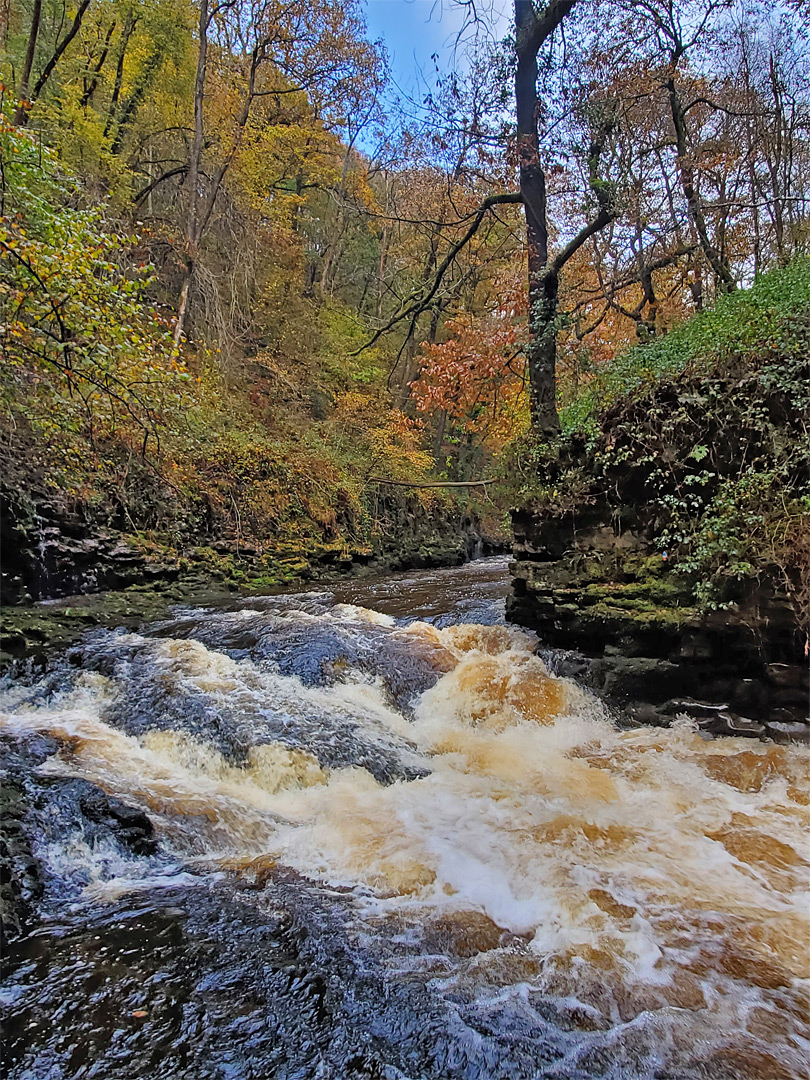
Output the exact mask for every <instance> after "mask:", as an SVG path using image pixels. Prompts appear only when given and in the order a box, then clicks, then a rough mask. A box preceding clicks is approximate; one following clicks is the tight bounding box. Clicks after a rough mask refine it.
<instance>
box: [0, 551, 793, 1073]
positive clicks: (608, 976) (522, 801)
mask: <svg viewBox="0 0 810 1080" xmlns="http://www.w3.org/2000/svg"><path fill="white" fill-rule="evenodd" d="M505 586H506V565H505V560H485V561H483V562H480V563H475V564H472V565H470V566H467V567H464V568H460V569H458V570H447V571H436V572H424V573H420V574H415V575H411V576H400V577H398V578H391V579H388V580H386V581H383V582H380V583H377V584H372V585H369V584H366V583H359V584H358V583H354V584H350V585H347V586H342V587H341V588H339V589H337V590H335V591H334V592H332V593H304V594H298V595H284V596H276V597H262V598H252V599H247V600H242V601H239V602H238V603H235V604H233V605H231V607H230V608H228V609H223V608H214V609H208V610H200V609H195V610H191V609H178V610H177V612H176V615H175V618H174V619H173V620H172V621H171V622H165V623H162V624H160V625H153V626H149V627H147V628H145V629H143V630H142V632H141V633H138V634H135V633H112V632H106V631H105V632H97V633H95V634H93V635H91V636H89V637H88V638H87V639H86V641H85V642H84V643H83V644H82V645H81V646H80V647H79V648H76V649H73V650H71V652H70V653H69V654H68V655H67V656H66V657H65V658H64V659H63V660H62V661H61V662H59V663H56V664H55V665H54V667H53V669H52V670H51V671H50V672H49V673H47V674H46V675H45V676H43V677H42V678H41V679H39V680H38V681H36V682H34V683H32V684H28V685H23V686H20V685H18V686H8V687H7V688H6V690H5V692H4V695H3V700H2V703H1V704H2V708H3V710H4V712H3V716H2V721H1V723H2V731H3V737H4V740H5V745H6V747H7V749H8V752H9V754H10V755H11V757H10V760H11V762H12V766H11V772H12V774H13V775H14V777H16V780H15V782H16V783H17V784H18V786H19V787H20V789H21V790H23V791H24V793H25V798H26V800H27V802H26V805H27V807H28V809H27V816H26V818H25V819H24V824H25V827H26V828H27V829H28V831H29V833H31V834H33V836H34V847H33V855H34V857H35V858H36V860H38V863H39V866H40V868H41V871H40V877H41V880H40V884H39V886H38V888H39V893H38V895H37V896H36V900H35V907H36V909H37V921H35V925H34V928H33V929H32V930H31V932H29V934H28V935H27V936H25V937H23V938H22V939H21V940H19V941H17V942H15V943H13V944H12V945H11V946H10V947H9V949H8V950H7V956H6V962H7V971H6V980H5V985H4V990H3V997H2V1003H3V1008H4V1014H5V1034H6V1047H5V1050H6V1059H7V1060H6V1067H7V1071H8V1075H9V1076H10V1077H13V1078H15V1080H22V1078H25V1080H57V1078H59V1080H61V1078H67V1077H71V1078H74V1077H76V1078H78V1077H99V1078H103V1080H117V1078H121V1080H124V1078H126V1080H141V1078H152V1077H165V1078H172V1080H174V1078H183V1080H208V1078H211V1080H214V1078H217V1080H219V1078H222V1080H241V1078H257V1080H258V1078H267V1080H269V1078H280V1080H281V1078H283V1080H293V1078H295V1080H305V1078H307V1080H308V1078H311V1080H326V1078H334V1080H344V1078H345V1080H352V1078H359V1077H369V1078H371V1077H375V1078H386V1080H395V1078H408V1080H429V1078H430V1080H432V1078H470V1080H472V1078H477V1080H483V1078H504V1080H505V1078H509V1080H513V1078H514V1080H520V1078H529V1077H557V1078H561V1080H576V1078H586V1077H597V1076H598V1077H611V1078H616V1080H619V1078H623V1080H625V1078H626V1080H634V1078H641V1077H649V1078H653V1077H655V1078H659V1080H665V1078H692V1077H694V1078H697V1077H705V1078H707V1080H709V1078H711V1080H722V1078H746V1080H748V1078H751V1080H770V1078H773V1080H783V1078H784V1080H787V1078H794V1080H795V1078H799V1077H804V1076H806V1075H807V1071H806V1069H807V1066H806V1063H807V1061H808V1053H809V1052H810V1032H808V1027H807V999H806V996H805V995H806V989H807V981H806V980H807V979H808V975H810V972H808V920H807V914H808V899H807V885H808V861H807V856H808V850H807V831H806V829H807V820H806V819H807V814H808V809H807V807H808V803H809V802H810V776H809V774H808V755H807V752H806V751H805V750H803V749H801V748H798V747H782V746H774V745H769V744H765V743H759V742H753V741H747V740H740V739H721V740H714V741H706V740H705V739H704V738H702V737H701V736H700V735H699V734H698V733H697V732H696V731H695V730H694V729H693V727H691V726H690V725H689V723H687V722H686V721H683V722H677V723H676V724H675V726H674V727H673V728H672V729H669V730H662V729H639V730H633V731H622V730H620V729H619V728H617V727H616V726H615V725H614V724H613V723H612V722H611V718H610V717H609V715H608V714H607V713H606V712H605V710H604V708H603V707H602V706H600V704H599V703H598V702H597V701H596V700H595V699H594V698H593V697H592V696H590V695H589V694H588V693H587V692H586V691H584V690H582V689H580V688H579V687H577V686H576V685H575V684H574V683H572V682H570V681H567V680H565V679H558V678H555V677H553V676H552V675H550V674H549V672H548V671H547V669H546V667H545V666H544V664H543V661H542V660H541V659H540V658H539V657H538V656H536V655H535V652H534V650H535V647H536V642H535V640H534V639H533V637H532V636H531V635H530V634H527V633H525V632H521V631H520V630H518V629H515V628H511V627H508V626H506V625H505V624H504V623H503V595H504V592H505ZM15 770H16V771H15ZM91 785H95V787H92V786H91ZM99 788H100V789H102V790H103V791H104V792H106V793H108V795H111V796H115V797H117V799H120V800H123V802H124V803H126V804H128V805H129V806H131V807H139V808H141V809H142V810H145V811H147V812H148V814H149V816H150V818H151V820H152V822H153V823H154V826H155V830H156V833H155V837H154V838H153V839H149V840H147V841H145V842H143V843H141V844H140V846H138V845H137V844H134V845H133V844H132V843H125V842H124V841H123V840H122V836H121V834H120V832H117V831H116V829H114V828H111V827H108V824H109V822H108V823H107V825H105V823H104V822H105V820H107V819H105V818H104V815H103V814H101V816H99V814H98V813H96V814H95V817H94V816H93V814H92V813H89V812H88V810H87V808H88V806H91V807H92V806H93V805H96V804H95V803H93V798H96V799H97V797H98V792H97V789H99ZM94 793H95V794H94ZM88 799H89V800H90V801H89V802H88ZM116 805H117V804H116ZM108 817H109V815H108ZM155 841H156V842H155ZM35 891H36V890H35Z"/></svg>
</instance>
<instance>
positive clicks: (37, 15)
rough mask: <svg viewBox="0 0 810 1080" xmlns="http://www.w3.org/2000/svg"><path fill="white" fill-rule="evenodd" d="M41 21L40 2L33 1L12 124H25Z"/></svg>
mask: <svg viewBox="0 0 810 1080" xmlns="http://www.w3.org/2000/svg"><path fill="white" fill-rule="evenodd" d="M41 19H42V0H34V9H33V11H32V12H31V29H30V30H29V32H28V45H27V47H26V50H25V59H24V60H23V69H22V74H21V75H20V94H19V104H18V105H17V112H16V114H15V116H14V123H15V124H19V125H22V124H24V123H25V117H26V113H27V112H28V108H27V106H28V84H29V82H30V81H31V69H32V68H33V66H34V55H35V53H36V51H37V38H38V37H39V24H40V21H41Z"/></svg>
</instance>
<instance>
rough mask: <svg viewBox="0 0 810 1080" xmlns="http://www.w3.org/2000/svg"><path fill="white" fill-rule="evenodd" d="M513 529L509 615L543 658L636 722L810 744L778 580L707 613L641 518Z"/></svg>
mask: <svg viewBox="0 0 810 1080" xmlns="http://www.w3.org/2000/svg"><path fill="white" fill-rule="evenodd" d="M628 517H630V518H631V519H632V525H631V527H627V524H626V522H627V520H628ZM622 522H624V527H623V524H622ZM513 526H514V532H515V546H514V555H515V561H514V562H513V563H512V565H511V573H512V579H513V582H512V594H511V596H510V598H509V600H508V601H507V611H508V616H509V618H510V619H512V620H513V621H515V622H518V623H520V624H522V625H524V626H528V627H530V628H532V629H533V630H535V631H536V632H537V633H538V635H539V637H540V642H541V648H547V649H550V650H575V653H576V654H577V655H566V653H565V652H562V653H554V654H552V656H551V658H550V659H551V663H552V664H554V665H555V666H556V667H557V670H559V671H561V672H562V673H568V674H572V675H576V676H578V677H580V678H581V679H583V680H584V681H585V682H586V683H588V684H589V685H590V686H591V687H593V688H594V689H595V690H597V691H598V692H600V693H601V694H603V695H604V696H605V697H606V698H607V699H608V700H609V701H611V702H612V703H613V704H615V705H616V706H619V707H622V708H624V709H625V710H626V711H627V714H628V715H629V716H630V717H631V718H632V719H635V720H639V721H643V722H647V723H658V724H665V723H669V722H670V720H671V719H672V718H673V717H674V716H676V715H678V714H680V713H686V714H687V715H691V716H693V717H695V718H696V719H697V720H698V723H699V724H700V726H701V727H703V728H705V729H706V730H708V731H711V732H714V733H725V734H740V735H752V736H762V735H766V736H769V737H771V738H774V739H777V740H780V741H781V740H786V739H790V738H804V737H807V734H808V730H809V729H808V721H807V716H808V664H807V658H806V656H805V640H806V639H805V637H804V635H803V633H801V632H800V630H799V628H798V625H797V619H796V613H795V611H794V609H793V607H792V605H791V603H790V602H789V599H788V597H787V596H786V595H785V593H784V591H782V590H781V589H780V588H779V586H778V584H776V583H775V579H771V580H767V579H765V580H760V581H759V582H757V583H753V582H752V583H751V584H750V586H749V587H748V588H746V589H744V590H743V594H742V595H741V597H740V598H739V600H738V601H737V602H736V603H734V604H731V605H729V606H728V607H726V608H725V609H723V610H717V611H711V612H708V613H703V612H701V611H699V610H698V609H697V608H696V607H695V606H694V600H693V599H692V590H691V588H690V583H689V582H688V580H686V579H685V578H683V577H682V576H681V575H679V573H678V567H677V563H675V564H673V561H672V559H671V558H669V557H667V556H666V553H663V552H661V551H660V550H659V549H657V548H656V546H655V545H654V543H653V533H654V527H653V522H651V521H649V520H647V521H645V514H644V512H643V511H641V512H639V511H638V510H636V511H635V512H633V513H632V514H629V513H628V511H627V510H625V513H624V515H622V514H616V513H615V512H613V510H612V509H611V507H610V506H609V505H608V504H607V502H606V501H605V500H598V501H596V502H595V503H594V504H592V505H590V506H585V507H581V508H580V509H578V510H576V511H574V512H573V513H568V514H566V515H561V516H550V515H549V514H548V512H547V511H542V510H538V509H532V508H531V507H526V508H524V509H522V510H520V511H518V512H516V513H515V514H514V515H513Z"/></svg>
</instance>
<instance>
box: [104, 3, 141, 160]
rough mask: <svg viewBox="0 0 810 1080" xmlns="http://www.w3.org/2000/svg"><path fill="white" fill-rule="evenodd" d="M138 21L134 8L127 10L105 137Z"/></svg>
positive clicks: (118, 95) (113, 117)
mask: <svg viewBox="0 0 810 1080" xmlns="http://www.w3.org/2000/svg"><path fill="white" fill-rule="evenodd" d="M137 22H138V20H137V18H136V17H135V13H134V11H133V10H132V8H130V9H129V10H128V11H127V14H126V18H125V19H124V25H123V27H122V28H121V46H120V48H119V50H118V62H117V63H116V65H115V81H114V82H113V91H112V96H111V98H110V108H109V111H108V113H107V122H106V123H105V125H104V138H105V139H106V138H107V136H108V135H109V134H110V129H111V128H112V126H113V123H114V121H115V117H116V113H117V112H118V98H119V97H120V95H121V85H122V83H123V81H124V59H125V57H126V54H127V45H128V44H129V39H130V37H131V36H132V31H133V30H134V29H135V26H136V24H137Z"/></svg>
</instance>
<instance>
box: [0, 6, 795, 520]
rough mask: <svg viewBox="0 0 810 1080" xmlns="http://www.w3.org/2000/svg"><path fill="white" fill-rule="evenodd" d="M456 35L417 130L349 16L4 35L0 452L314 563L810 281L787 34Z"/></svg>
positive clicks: (602, 26)
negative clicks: (755, 301)
mask: <svg viewBox="0 0 810 1080" xmlns="http://www.w3.org/2000/svg"><path fill="white" fill-rule="evenodd" d="M457 7H458V8H459V9H460V10H461V11H462V13H463V16H464V27H463V30H462V32H461V33H460V34H459V38H458V41H457V44H456V48H455V51H454V66H453V70H436V71H435V72H434V73H433V74H432V75H431V74H429V73H423V88H424V92H423V93H422V94H421V95H420V96H419V97H418V99H415V98H408V97H407V96H406V95H404V94H403V93H402V92H401V91H399V90H398V89H397V87H396V85H395V83H394V81H393V80H392V79H391V76H390V72H389V69H388V62H387V56H386V50H385V47H384V45H383V43H382V42H375V41H372V40H370V39H369V35H368V33H367V30H366V25H365V20H364V8H363V6H362V4H361V3H359V2H358V0H339V2H334V0H307V2H306V3H303V2H301V0H220V2H212V0H196V2H192V0H78V2H66V0H21V2H15V3H14V4H9V3H6V4H5V5H3V6H2V8H0V47H1V48H2V52H1V53H0V78H1V79H2V131H0V251H2V276H0V296H2V322H3V327H2V339H1V340H2V350H3V373H2V389H1V390H0V393H2V407H3V419H2V425H3V429H4V442H5V444H6V452H7V453H9V454H10V455H11V456H12V457H15V458H16V459H17V460H19V459H20V458H21V457H27V458H28V460H29V464H30V465H31V467H32V468H35V469H36V470H38V475H39V476H40V479H41V481H42V483H44V484H45V485H46V486H49V487H51V488H56V489H62V490H69V491H71V492H74V493H76V492H78V493H80V494H81V495H82V497H89V498H91V499H92V498H100V499H105V498H111V497H115V498H116V499H118V500H119V501H120V502H121V503H122V504H123V505H124V506H125V507H126V512H127V513H128V514H131V515H133V517H134V516H136V515H137V513H138V512H141V511H143V512H144V513H146V516H147V518H149V516H150V515H151V517H152V518H153V519H155V520H154V521H153V522H152V523H155V522H156V521H157V518H160V517H161V515H163V516H165V515H167V514H168V515H169V516H171V514H172V513H176V512H178V511H177V506H178V505H180V504H181V503H182V502H183V500H184V499H187V498H189V497H192V498H198V497H200V493H203V494H204V496H205V499H207V500H208V501H209V502H211V501H213V504H214V505H215V507H216V509H217V512H218V513H221V514H224V515H229V514H233V513H235V514H238V515H239V516H240V519H241V517H242V516H243V515H246V516H247V517H248V518H249V519H251V520H253V522H254V527H255V528H256V529H258V530H260V531H262V532H263V534H265V535H266V534H267V531H268V530H270V531H271V532H279V531H281V532H283V531H284V529H285V528H288V527H290V528H292V526H291V525H289V522H290V521H291V520H292V519H293V518H296V516H298V517H300V514H301V512H302V511H301V507H302V503H301V500H303V505H304V510H305V512H306V514H307V515H309V518H310V519H311V520H312V521H313V522H314V523H315V524H314V525H313V528H314V529H315V530H316V531H317V529H322V528H327V529H328V528H329V527H331V526H330V525H329V522H330V521H331V520H332V516H333V515H334V509H333V508H334V506H335V505H336V504H341V505H345V506H349V507H353V508H354V509H353V510H352V513H354V514H355V515H356V516H357V519H358V521H359V520H360V519H362V517H363V514H364V513H365V511H364V509H363V492H364V491H365V489H366V487H367V485H368V481H369V477H377V478H380V477H382V478H383V479H386V478H387V479H389V480H398V481H402V482H405V481H409V482H418V481H420V480H421V481H438V480H453V481H459V480H461V481H465V480H477V479H480V478H481V477H485V476H488V475H492V474H494V473H497V472H498V470H499V469H501V468H502V467H503V466H502V463H503V462H504V461H505V460H507V458H508V456H509V454H510V453H511V449H510V447H512V446H513V444H514V442H515V440H516V439H517V440H519V439H520V438H522V436H523V434H524V433H525V431H526V430H527V428H528V427H529V426H531V427H532V428H533V430H534V432H535V434H536V435H538V436H539V437H541V438H544V439H552V440H553V439H554V438H555V437H556V436H557V433H558V432H559V430H560V419H559V417H560V409H562V410H563V417H564V418H565V417H568V418H570V417H572V416H579V417H582V416H584V414H585V413H586V412H587V411H588V410H591V411H592V409H593V407H594V406H593V402H594V390H595V388H598V387H599V386H602V385H604V380H605V373H606V372H608V371H609V370H610V368H611V366H612V365H614V364H615V363H616V362H617V358H620V359H621V358H624V357H626V356H628V355H629V356H635V355H636V352H634V349H636V348H637V347H638V346H640V345H644V344H645V343H656V342H660V341H662V340H663V339H665V338H666V337H667V336H668V335H669V334H670V333H671V331H673V330H674V329H675V328H676V327H678V326H679V325H681V324H682V323H684V322H685V321H686V320H688V319H689V318H691V317H692V316H693V315H695V314H698V313H700V312H702V311H704V310H705V309H708V308H710V307H711V306H712V305H713V304H714V303H715V302H716V301H717V300H718V299H720V298H722V297H723V296H725V295H726V294H729V293H731V292H734V291H735V290H737V289H738V288H740V287H747V286H750V285H751V284H753V283H754V282H755V281H756V280H757V279H758V278H759V277H760V276H761V275H762V274H764V273H765V272H766V271H768V270H771V269H774V268H780V267H785V266H787V265H788V264H789V263H791V261H792V260H793V261H795V260H797V259H801V257H802V256H803V254H804V253H806V251H807V248H808V199H809V198H810V192H809V191H808V185H810V139H808V134H809V132H808V127H809V126H810V83H809V82H808V73H809V69H808V48H809V46H808V23H807V18H806V14H807V13H806V9H805V8H803V7H802V5H790V4H788V3H771V2H769V0H761V2H759V3H757V4H755V5H750V4H742V3H736V2H731V0H728V2H727V0H682V2H679V3H675V2H674V0H621V2H620V3H615V4H607V3H604V2H601V0H578V2H576V0H551V2H550V3H548V4H537V3H534V2H533V0H514V3H513V4H510V5H507V6H506V7H504V10H503V12H500V14H501V15H502V16H503V15H504V13H505V18H504V17H502V18H498V19H496V18H495V17H494V13H493V11H488V10H486V9H485V8H482V7H481V5H474V4H473V3H471V2H470V0H466V2H465V0H458V4H457ZM504 30H505V31H506V32H505V33H504ZM628 350H629V352H628ZM622 363H625V361H624V360H622ZM589 403H590V404H589ZM586 427H587V424H586ZM9 448H10V449H9ZM146 474H148V475H149V476H150V477H151V480H150V483H153V484H154V485H155V487H156V490H157V489H160V491H161V495H160V498H158V497H157V496H155V501H154V505H152V506H151V509H149V510H148V513H147V512H146V511H144V509H143V507H141V508H140V511H139V510H138V508H137V507H136V505H135V501H136V496H135V494H134V493H133V491H134V489H133V484H136V483H137V485H141V487H142V485H143V476H144V475H146ZM291 487H292V488H295V492H294V493H291V490H290V489H291ZM138 498H140V496H138ZM244 500H247V502H246V503H245V505H244V506H243V505H242V503H243V502H244ZM167 506H169V507H172V506H173V507H174V509H168V510H167V509H166V507H167ZM237 507H238V508H239V509H236V508H237ZM285 523H287V524H285ZM296 527H297V526H296ZM357 527H358V528H360V526H359V525H358V526H357Z"/></svg>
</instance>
